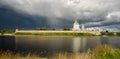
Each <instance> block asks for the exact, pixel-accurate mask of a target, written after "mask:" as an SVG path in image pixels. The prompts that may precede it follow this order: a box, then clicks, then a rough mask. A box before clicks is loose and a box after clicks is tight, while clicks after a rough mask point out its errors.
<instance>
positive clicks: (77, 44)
mask: <svg viewBox="0 0 120 59" xmlns="http://www.w3.org/2000/svg"><path fill="white" fill-rule="evenodd" d="M85 46H86V39H84V38H80V37H75V38H73V52H78V51H80V50H81V49H84V48H85Z"/></svg>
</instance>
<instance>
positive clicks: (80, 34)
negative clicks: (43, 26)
mask: <svg viewBox="0 0 120 59" xmlns="http://www.w3.org/2000/svg"><path fill="white" fill-rule="evenodd" d="M15 35H40V36H95V35H94V34H90V33H15Z"/></svg>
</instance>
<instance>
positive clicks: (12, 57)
mask: <svg viewBox="0 0 120 59" xmlns="http://www.w3.org/2000/svg"><path fill="white" fill-rule="evenodd" d="M0 59H47V58H42V57H38V56H36V55H30V54H28V55H26V56H24V57H23V56H21V55H20V54H14V53H13V52H10V51H6V52H3V51H1V52H0Z"/></svg>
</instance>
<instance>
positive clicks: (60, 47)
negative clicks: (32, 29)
mask: <svg viewBox="0 0 120 59" xmlns="http://www.w3.org/2000/svg"><path fill="white" fill-rule="evenodd" d="M103 44H109V45H112V46H114V47H117V48H120V37H117V36H113V37H100V36H93V37H89V36H83V37H41V36H0V50H2V51H6V50H10V51H14V52H17V53H20V54H22V55H25V54H28V53H31V54H37V55H40V56H50V55H53V54H56V53H61V52H70V53H72V52H85V51H87V50H88V49H93V48H95V47H96V46H98V45H103Z"/></svg>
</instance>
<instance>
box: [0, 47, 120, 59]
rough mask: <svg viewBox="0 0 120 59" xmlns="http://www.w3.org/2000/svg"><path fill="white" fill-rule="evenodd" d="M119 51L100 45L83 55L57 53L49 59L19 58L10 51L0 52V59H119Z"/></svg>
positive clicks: (41, 58)
mask: <svg viewBox="0 0 120 59" xmlns="http://www.w3.org/2000/svg"><path fill="white" fill-rule="evenodd" d="M119 58H120V49H118V48H114V47H112V46H110V45H100V46H97V47H96V48H94V49H93V50H88V51H87V52H85V53H66V52H65V53H59V54H55V55H53V56H51V57H49V58H43V57H39V56H36V55H30V54H28V55H27V56H24V57H23V56H21V55H20V54H14V53H13V52H10V51H5V52H3V51H1V52H0V59H119Z"/></svg>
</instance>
